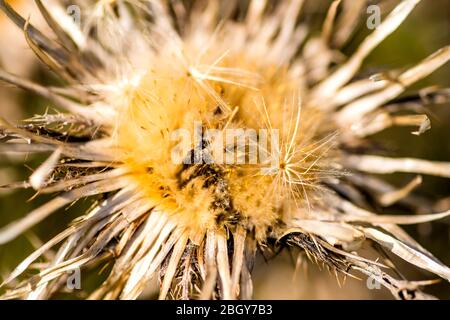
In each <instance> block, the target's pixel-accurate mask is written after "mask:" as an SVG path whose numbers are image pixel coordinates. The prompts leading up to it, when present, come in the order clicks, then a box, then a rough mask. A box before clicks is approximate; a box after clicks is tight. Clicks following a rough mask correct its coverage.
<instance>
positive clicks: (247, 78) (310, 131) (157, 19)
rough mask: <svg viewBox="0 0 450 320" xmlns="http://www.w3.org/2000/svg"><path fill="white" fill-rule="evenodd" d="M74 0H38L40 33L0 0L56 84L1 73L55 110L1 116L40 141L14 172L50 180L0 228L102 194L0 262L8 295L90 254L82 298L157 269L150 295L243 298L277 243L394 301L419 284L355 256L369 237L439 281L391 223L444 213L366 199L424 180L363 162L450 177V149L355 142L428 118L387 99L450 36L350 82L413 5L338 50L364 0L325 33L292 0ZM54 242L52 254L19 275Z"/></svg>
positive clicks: (22, 144)
mask: <svg viewBox="0 0 450 320" xmlns="http://www.w3.org/2000/svg"><path fill="white" fill-rule="evenodd" d="M77 2H79V4H78V6H75V7H72V8H71V10H65V7H64V1H56V0H52V1H50V0H49V1H36V3H37V5H38V7H39V9H40V11H41V13H42V15H43V16H44V18H45V19H46V21H47V22H48V25H49V26H50V29H51V30H52V31H53V33H54V34H53V35H45V34H43V33H42V32H40V31H39V30H37V29H36V28H35V27H33V26H32V25H31V24H30V22H29V21H27V20H24V19H23V18H22V17H20V16H19V15H18V14H17V13H16V12H15V11H14V10H13V9H12V8H11V7H10V6H9V5H8V3H7V2H6V1H4V0H0V7H1V8H2V9H3V11H5V13H6V14H7V15H8V16H9V17H10V18H11V20H12V21H13V22H15V23H16V24H17V25H18V26H19V27H20V28H22V29H23V31H24V35H25V38H26V40H27V42H28V44H29V46H30V48H31V49H32V50H33V51H34V52H35V53H36V55H37V56H38V58H39V59H40V60H41V61H42V62H44V63H45V64H46V65H47V66H48V67H49V68H51V69H52V71H54V73H55V74H57V75H58V76H59V77H60V78H61V80H62V81H64V85H62V86H60V87H50V88H48V87H43V86H40V85H38V84H36V83H31V82H30V81H28V80H22V79H20V78H18V77H16V76H14V75H12V74H9V73H6V72H4V71H0V79H1V80H3V81H6V82H8V83H12V84H15V85H17V86H19V87H21V88H24V89H26V90H30V91H32V92H34V93H38V94H40V95H42V96H43V97H45V98H47V99H49V100H51V101H52V102H53V103H54V104H55V106H58V107H60V108H62V109H64V112H62V113H55V114H49V113H45V114H43V115H40V116H36V117H34V118H32V119H29V120H27V121H26V122H25V124H22V123H21V124H17V125H13V124H10V123H9V122H7V121H6V120H2V123H1V127H0V130H1V131H0V134H1V136H0V137H1V145H0V150H1V152H27V153H29V152H51V155H50V157H49V158H48V159H47V160H46V161H45V162H44V163H43V164H42V165H41V166H40V167H39V168H38V169H36V170H35V171H34V173H33V174H32V175H31V177H30V179H29V181H27V182H25V183H22V184H21V186H24V187H29V188H34V189H36V190H37V191H38V193H58V195H57V196H56V197H55V198H54V199H53V200H51V201H50V202H48V203H46V204H44V205H43V206H41V207H39V208H37V209H35V210H34V211H32V212H30V213H29V215H27V216H26V217H24V218H23V219H21V220H19V221H17V222H13V223H12V224H10V225H7V226H5V227H4V228H3V229H1V230H0V243H5V242H7V241H10V240H12V239H14V238H16V237H17V236H19V235H20V234H21V233H23V232H24V231H26V230H28V229H29V228H31V227H32V226H34V225H35V224H37V223H38V222H40V221H42V220H43V219H45V218H46V217H47V216H49V215H50V214H52V213H53V212H54V211H56V210H57V209H59V208H62V207H64V206H68V205H70V204H71V203H72V202H74V201H77V200H78V199H80V198H85V197H91V196H93V197H94V199H95V204H94V205H93V207H92V208H91V210H89V211H88V212H86V213H84V214H82V215H80V217H79V218H77V219H76V220H75V221H74V222H73V223H72V224H71V225H70V226H69V227H68V228H67V229H65V230H64V231H62V232H61V233H60V234H58V235H56V236H55V237H54V238H53V239H51V240H50V241H49V242H47V243H46V244H44V245H43V246H42V247H40V248H39V249H38V250H37V251H36V252H34V253H32V254H31V255H30V256H29V257H28V258H27V259H26V260H24V261H23V262H22V263H21V264H20V265H19V266H18V267H17V268H16V269H15V270H14V271H13V272H12V273H11V275H10V276H9V277H8V278H7V279H6V281H5V282H4V286H8V285H10V284H12V283H14V281H13V280H17V279H20V280H21V281H20V282H18V283H17V284H16V285H15V286H13V287H11V288H10V290H8V291H7V292H6V294H5V296H4V297H5V298H17V297H19V298H24V297H28V298H48V297H50V296H52V295H53V294H54V293H56V292H58V291H59V290H61V288H62V286H64V283H65V279H66V278H67V276H68V275H67V272H68V271H70V270H74V269H77V268H82V269H88V268H89V267H90V266H91V265H92V264H94V263H95V262H97V261H101V260H102V259H108V260H110V261H112V262H113V266H112V269H111V270H110V271H109V274H108V277H107V279H106V280H105V282H104V283H103V284H102V285H101V286H100V287H99V288H97V289H96V290H95V291H94V292H90V293H89V294H90V295H89V297H90V298H94V299H99V298H106V299H115V298H121V299H134V298H138V297H139V296H140V295H141V293H142V292H143V290H144V289H145V288H146V286H147V285H148V282H149V280H150V279H151V278H153V277H155V276H159V278H160V280H161V282H160V283H161V287H160V298H167V297H172V298H223V299H234V298H250V297H251V294H252V284H251V269H252V265H253V262H254V259H255V255H256V254H257V252H258V251H264V250H266V251H267V250H274V249H276V248H279V247H286V246H287V247H295V248H300V249H301V250H304V251H305V252H306V253H307V254H308V256H309V257H311V259H313V260H315V261H317V262H319V263H321V264H325V265H326V266H327V267H328V268H330V269H333V270H336V271H340V272H343V273H344V274H346V275H350V276H353V273H354V272H360V273H363V274H365V275H367V276H370V277H373V278H375V279H376V280H377V281H379V282H380V283H381V284H383V285H384V286H386V287H387V288H388V289H390V290H391V292H392V293H393V294H394V295H395V296H396V297H399V298H427V297H429V296H428V295H426V294H424V293H422V292H421V291H420V290H419V289H418V286H419V283H415V282H405V281H403V280H398V279H395V278H394V277H393V276H391V275H390V274H389V273H388V272H387V271H386V269H389V268H394V267H393V264H392V263H386V262H384V263H381V262H378V261H373V260H369V259H366V258H364V257H362V256H361V255H360V253H358V252H359V251H358V250H359V249H360V248H361V246H362V244H363V243H369V244H370V245H371V246H372V247H373V248H375V249H377V250H380V251H390V252H392V253H393V254H395V255H398V256H399V257H400V258H402V259H404V260H406V261H408V262H410V263H412V264H414V265H416V266H418V267H420V268H422V269H426V270H428V271H431V272H433V273H435V274H437V275H439V276H440V277H442V278H444V279H447V280H450V269H448V268H447V267H446V266H444V265H443V264H441V263H440V262H439V261H437V260H436V259H435V258H434V257H433V256H432V255H431V254H430V253H429V252H427V251H426V250H425V249H424V248H422V247H421V246H420V245H419V244H418V243H417V242H416V241H415V240H414V239H412V238H411V237H410V236H408V235H407V234H406V233H405V232H404V231H403V230H402V229H401V228H400V227H398V226H397V224H415V223H421V222H426V221H432V220H435V219H440V218H444V217H446V216H448V215H449V214H450V212H443V213H436V214H422V215H411V216H399V215H377V214H376V213H375V212H372V211H373V210H375V209H374V208H375V206H373V207H371V206H370V205H369V204H368V203H367V202H366V201H364V200H363V195H364V196H366V195H370V196H371V197H372V198H373V200H374V201H376V202H378V203H379V205H381V206H389V205H391V204H393V203H396V202H403V203H404V205H405V206H407V207H409V208H410V210H413V211H416V210H418V207H420V205H417V202H415V201H411V200H410V199H409V198H408V197H409V196H408V194H409V192H410V191H411V190H412V189H413V188H414V187H415V186H416V185H417V184H418V183H420V182H419V181H418V180H417V179H415V180H414V181H412V182H411V184H409V185H408V186H405V188H402V189H401V190H394V189H393V188H392V187H391V186H389V185H388V184H387V183H385V182H382V181H381V180H378V179H376V178H374V177H371V176H368V175H366V174H367V173H391V172H398V171H400V172H417V173H420V174H431V175H438V176H443V177H450V164H447V163H438V162H429V161H425V160H418V159H412V158H407V159H399V158H386V157H380V156H375V155H368V154H366V153H368V152H369V151H370V144H368V143H367V139H366V138H367V137H368V136H370V135H372V134H374V133H376V132H379V131H381V130H383V129H385V128H387V127H389V126H393V125H408V126H410V125H414V126H418V127H419V128H418V130H417V131H416V132H414V133H415V134H421V133H423V132H424V131H426V130H428V129H429V126H430V122H429V120H428V118H427V117H426V116H424V115H417V114H407V115H405V114H403V113H402V114H400V115H399V114H397V113H396V111H395V110H394V109H393V108H392V107H391V108H390V107H389V103H390V102H391V101H392V100H394V99H396V97H398V96H399V95H400V94H402V93H403V92H404V90H405V89H406V88H407V87H408V86H409V85H411V84H413V83H414V82H416V81H418V80H420V79H422V78H424V77H426V76H427V75H429V74H430V73H431V72H433V71H434V70H435V69H437V68H439V67H440V66H442V65H443V64H444V63H446V62H447V61H448V60H449V59H450V47H445V48H442V49H440V50H438V51H437V52H436V53H434V54H433V55H431V56H430V57H428V58H426V59H424V60H423V61H422V62H420V63H419V64H418V65H416V66H414V67H411V68H409V69H406V70H404V71H402V72H395V73H393V74H395V75H391V74H390V73H389V76H388V73H386V75H385V74H383V75H377V76H376V77H372V78H371V79H361V80H355V79H357V78H356V77H357V73H358V70H359V68H360V66H361V64H362V62H363V60H364V59H365V58H366V57H367V56H368V55H369V53H370V52H371V51H372V50H373V49H374V48H375V47H376V46H377V45H378V44H379V43H380V42H381V41H382V40H383V39H384V38H386V37H387V36H389V35H390V34H391V33H392V32H394V31H395V29H396V28H397V27H398V26H399V25H400V24H401V23H402V22H403V21H404V20H405V19H406V17H407V16H408V14H409V13H410V12H411V11H412V10H413V9H414V7H415V6H416V5H417V4H418V3H419V2H420V1H419V0H403V1H400V3H399V4H398V6H397V7H396V8H395V9H394V10H393V11H392V12H390V13H389V14H388V15H387V16H386V17H385V19H384V21H383V22H382V23H381V24H380V25H379V26H378V27H377V28H376V29H375V30H373V32H372V33H371V34H370V35H369V36H368V37H367V38H365V39H364V40H363V41H362V43H361V44H360V46H359V47H358V48H357V49H356V51H355V53H354V54H353V55H352V56H350V57H349V58H346V59H343V58H342V56H341V55H339V54H338V51H339V48H341V47H342V46H343V45H344V44H345V43H346V42H347V40H348V39H349V37H350V35H351V34H352V32H353V29H354V27H355V26H356V25H357V21H358V18H359V16H360V12H361V9H362V8H363V7H364V1H356V2H355V3H356V4H355V3H354V2H353V1H339V0H338V1H333V2H332V4H331V6H330V8H329V10H328V13H327V15H326V17H325V20H324V21H323V27H322V29H321V32H319V34H316V33H313V32H312V31H310V30H309V27H310V26H309V25H308V24H307V23H306V22H305V21H304V19H303V17H302V10H303V9H304V8H303V7H304V5H305V4H304V2H305V1H302V0H291V1H279V2H271V1H258V0H252V1H243V2H239V1H229V2H228V1H227V2H223V1H193V2H192V3H191V2H189V3H188V4H186V3H184V2H182V1H154V0H134V1H131V0H128V1H125V0H123V1H119V0H115V1H114V0H113V1H77ZM72 13H75V14H77V15H78V16H76V17H75V18H76V19H73V18H74V17H73V16H71V14H72ZM443 96H444V97H447V98H448V91H445V90H434V91H431V92H429V93H428V95H427V98H428V99H435V100H439V99H440V98H442V97H443ZM438 98H439V99H438ZM441 100H442V99H441ZM406 111H408V110H406ZM361 150H363V152H361ZM369 177H370V179H369ZM59 243H62V245H61V246H59V247H58V249H57V253H56V255H55V257H54V258H53V259H52V260H50V261H49V262H48V264H46V265H45V267H43V268H42V269H40V270H38V273H36V274H33V275H31V276H30V277H23V276H22V274H23V273H24V271H25V270H27V269H28V268H29V267H30V265H31V264H32V263H33V262H34V261H35V260H37V259H39V258H40V257H41V256H42V255H43V254H44V253H45V252H46V251H48V250H49V249H51V248H53V247H56V246H57V245H58V244H59Z"/></svg>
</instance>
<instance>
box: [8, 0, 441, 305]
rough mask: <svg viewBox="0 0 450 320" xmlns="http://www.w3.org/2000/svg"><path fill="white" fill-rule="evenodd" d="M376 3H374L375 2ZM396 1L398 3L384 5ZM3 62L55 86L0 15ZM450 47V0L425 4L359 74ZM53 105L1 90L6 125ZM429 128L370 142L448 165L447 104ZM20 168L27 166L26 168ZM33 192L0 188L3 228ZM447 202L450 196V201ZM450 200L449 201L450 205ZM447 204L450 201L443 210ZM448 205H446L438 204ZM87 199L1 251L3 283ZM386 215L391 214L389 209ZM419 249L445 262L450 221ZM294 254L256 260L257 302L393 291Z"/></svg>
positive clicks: (389, 133) (421, 232)
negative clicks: (300, 259) (337, 275)
mask: <svg viewBox="0 0 450 320" xmlns="http://www.w3.org/2000/svg"><path fill="white" fill-rule="evenodd" d="M372 2H373V3H375V1H372ZM388 2H390V3H392V4H395V3H396V2H398V1H388ZM317 3H318V4H316V5H315V6H314V8H313V9H311V10H313V13H314V14H317V15H318V16H323V15H324V14H325V12H326V11H325V10H326V8H327V6H328V5H329V1H320V2H319V1H318V2H317ZM16 5H18V8H19V9H20V10H21V12H22V13H23V14H24V16H28V15H27V13H31V17H32V21H33V22H34V21H36V23H37V24H38V25H39V23H41V22H39V20H38V19H35V18H36V17H37V16H38V14H37V13H36V11H35V8H33V5H32V1H29V0H25V1H22V3H20V1H16ZM0 15H1V16H0V65H1V66H2V67H3V68H5V69H6V70H8V71H11V72H15V73H19V74H21V75H24V76H27V77H31V78H32V79H33V80H35V81H39V82H41V83H47V84H49V83H54V82H55V79H54V78H53V76H52V75H51V74H49V72H48V71H47V70H45V69H44V68H43V67H42V66H41V65H40V64H39V62H37V60H36V59H35V58H33V55H32V53H31V52H30V50H29V49H27V46H26V43H25V42H24V40H23V36H22V35H21V34H20V32H19V30H17V29H15V28H14V27H13V26H12V25H11V23H9V22H7V21H6V19H5V17H4V16H3V14H0ZM368 32H369V31H368V30H367V29H366V28H361V32H360V33H358V34H356V36H355V38H354V39H353V40H352V42H351V43H350V45H349V46H348V47H347V48H346V49H345V50H344V53H347V52H351V51H352V49H354V48H355V46H356V45H357V44H358V43H359V41H360V40H361V39H362V38H363V37H364V36H365V35H366V34H367V33H368ZM448 44H450V0H423V1H422V2H421V4H419V6H418V7H417V9H416V10H415V11H413V13H412V15H411V16H410V17H409V18H408V19H407V20H406V22H405V23H404V24H403V25H402V26H401V27H400V28H399V29H398V30H397V31H396V32H395V33H394V34H393V35H392V36H390V37H389V38H388V39H387V40H386V41H384V42H383V43H382V44H381V45H380V46H379V47H378V48H377V49H376V50H375V51H374V52H373V53H372V54H371V55H370V57H369V58H368V59H367V60H366V62H365V65H364V67H363V73H366V74H367V75H370V74H371V73H375V72H379V71H381V70H389V69H395V68H403V67H408V66H411V65H413V64H414V63H417V62H418V61H419V60H421V59H423V58H425V57H426V56H428V55H429V54H431V53H432V52H434V51H436V50H437V49H438V48H440V47H443V46H444V45H448ZM449 75H450V65H449V64H447V65H446V66H444V67H443V68H441V69H439V70H438V71H437V72H435V73H433V74H432V75H431V76H430V77H428V78H427V79H425V80H423V81H421V82H420V83H418V84H416V85H414V87H412V88H411V90H410V91H414V90H417V89H420V88H423V87H426V86H430V85H433V84H439V85H440V86H443V87H450V77H449ZM47 107H51V105H49V104H48V103H47V102H46V101H44V100H42V99H40V98H38V97H36V96H33V95H29V94H26V93H24V92H21V91H19V90H17V89H15V88H12V87H7V88H1V87H0V115H2V116H5V117H7V118H9V119H11V120H14V119H20V118H27V117H30V116H32V115H33V114H35V113H41V112H42V111H43V110H45V109H46V108H47ZM427 110H428V113H429V116H430V119H431V124H432V129H431V130H430V131H428V132H426V133H425V134H423V135H421V136H419V137H416V136H413V135H411V134H410V131H408V129H406V128H399V129H398V128H397V129H389V130H386V131H384V132H382V133H381V134H378V135H376V136H374V137H373V139H374V140H376V141H380V142H382V143H383V144H384V145H386V146H387V147H388V148H390V149H391V150H392V151H393V156H413V157H417V158H424V159H430V160H437V161H450V142H449V137H450V105H448V104H447V105H435V106H434V105H430V106H428V107H427ZM42 159H43V157H33V158H31V157H26V156H23V155H17V156H11V157H4V156H3V155H2V158H1V159H0V184H4V183H7V182H11V181H19V180H24V179H27V177H28V176H29V174H30V173H31V172H32V168H36V167H37V166H38V165H39V163H41V161H42ZM23 163H25V165H24V164H23ZM413 176H414V175H411V174H396V175H393V176H392V177H386V178H387V179H389V181H390V182H392V183H393V184H395V185H398V186H401V185H404V184H405V183H407V182H408V181H409V180H410V179H411V178H412V177H413ZM423 178H424V181H423V184H422V186H421V187H420V188H418V190H417V192H418V193H422V194H424V195H426V196H428V197H431V198H432V199H435V200H440V199H444V198H447V197H450V181H449V180H445V179H441V178H435V177H429V176H424V177H423ZM32 196H33V191H30V190H25V191H23V190H19V191H15V192H10V191H5V190H3V191H2V190H1V189H0V227H1V226H4V225H6V224H7V223H9V222H11V221H13V220H15V219H17V218H19V217H23V216H24V215H25V214H26V213H27V212H29V211H30V210H32V209H33V208H35V207H36V206H38V205H39V204H42V203H43V202H45V201H46V200H48V197H43V196H39V197H37V198H36V199H32V200H30V198H31V197H32ZM449 199H450V198H449ZM449 202H450V201H449ZM449 202H447V208H443V210H444V209H445V210H448V209H450V208H449V206H450V205H449V204H448V203H449ZM443 203H444V205H443V206H446V205H445V202H443ZM89 204H90V200H83V201H79V202H78V203H76V204H74V205H73V206H72V207H70V208H68V209H66V210H62V211H59V212H57V213H54V214H53V215H51V216H50V217H49V218H47V219H46V220H45V221H44V222H43V223H41V224H39V225H38V226H36V227H35V228H33V230H32V231H30V232H29V233H27V234H26V235H24V236H22V237H20V238H19V239H17V240H15V241H13V242H11V243H9V244H7V245H3V246H0V278H2V277H4V276H5V275H6V274H8V273H9V272H10V271H11V270H12V268H14V267H15V266H16V265H17V264H18V263H19V262H20V261H21V260H22V259H23V258H25V257H26V256H27V255H28V254H29V253H30V252H31V251H32V250H33V246H35V245H38V244H39V241H46V240H48V239H50V238H51V237H52V236H54V235H55V234H57V232H58V231H60V230H62V229H63V228H64V226H65V225H67V223H69V222H70V221H71V220H72V219H73V218H75V217H76V216H77V215H78V214H79V212H80V210H82V209H83V208H85V207H87V206H89ZM387 211H389V210H387ZM406 229H407V231H408V232H409V233H410V234H411V235H413V236H414V237H415V238H416V239H417V240H418V241H419V242H420V243H421V244H422V245H423V246H424V247H426V248H427V249H429V250H430V251H431V252H432V253H433V254H435V256H436V257H438V258H439V259H440V260H442V261H443V262H444V263H445V264H447V265H450V228H449V220H448V219H447V220H446V221H438V222H433V223H429V224H425V225H421V226H412V227H408V228H406ZM296 259H297V256H296V253H292V254H289V253H287V252H284V253H282V254H280V255H279V256H278V257H277V258H275V259H273V260H270V261H268V262H266V261H265V260H264V259H260V261H259V263H257V267H256V269H255V272H254V280H255V290H256V295H255V297H256V298H259V299H390V298H391V296H390V294H389V293H388V292H387V291H386V290H384V289H381V290H368V289H367V287H366V281H365V279H364V280H363V281H357V280H354V279H347V280H346V282H345V283H344V284H342V277H341V278H340V280H341V287H339V285H338V281H337V280H336V278H335V276H334V275H330V274H329V273H328V271H325V270H319V268H318V267H317V266H316V265H314V264H311V263H309V262H305V263H303V264H302V266H301V267H300V268H295V264H296V263H295V262H296ZM400 268H401V270H402V272H403V273H404V274H405V275H407V276H408V277H409V278H410V279H414V280H421V279H433V277H432V276H431V275H430V274H428V273H425V272H420V271H417V270H414V269H413V268H410V266H408V265H407V264H401V266H400ZM100 279H101V277H97V276H96V274H91V275H90V276H89V277H85V278H83V279H82V285H83V286H84V288H87V287H92V286H94V285H95V283H97V282H99V281H100ZM426 291H427V292H429V293H431V294H434V295H436V296H438V297H439V298H444V299H450V285H449V284H448V283H446V282H441V283H439V284H437V285H434V286H431V287H428V288H427V289H426Z"/></svg>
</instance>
